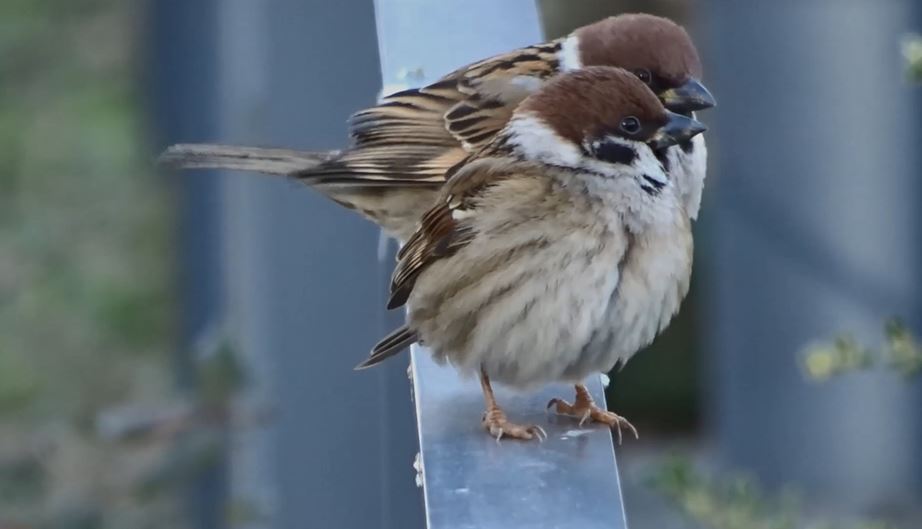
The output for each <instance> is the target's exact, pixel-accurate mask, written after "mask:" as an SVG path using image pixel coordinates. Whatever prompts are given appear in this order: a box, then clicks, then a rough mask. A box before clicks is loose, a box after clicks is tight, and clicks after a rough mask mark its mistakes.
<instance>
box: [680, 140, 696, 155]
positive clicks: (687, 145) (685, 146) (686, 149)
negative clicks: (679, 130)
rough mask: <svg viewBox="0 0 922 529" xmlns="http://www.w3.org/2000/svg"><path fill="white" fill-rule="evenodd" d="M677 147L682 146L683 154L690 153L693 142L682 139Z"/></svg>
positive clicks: (693, 148) (693, 147)
mask: <svg viewBox="0 0 922 529" xmlns="http://www.w3.org/2000/svg"><path fill="white" fill-rule="evenodd" d="M679 147H681V148H682V151H684V152H685V154H691V153H692V151H694V150H695V144H694V143H692V141H691V140H686V141H683V142H682V143H680V144H679Z"/></svg>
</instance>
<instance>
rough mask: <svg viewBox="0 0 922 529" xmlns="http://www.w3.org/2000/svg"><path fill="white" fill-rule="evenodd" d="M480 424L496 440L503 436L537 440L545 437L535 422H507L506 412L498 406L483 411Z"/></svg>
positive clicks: (542, 430)
mask: <svg viewBox="0 0 922 529" xmlns="http://www.w3.org/2000/svg"><path fill="white" fill-rule="evenodd" d="M481 424H482V425H483V427H484V429H485V430H486V431H488V432H490V435H492V436H493V437H494V438H496V440H497V441H499V440H500V439H502V438H503V437H511V438H513V439H525V440H528V439H537V440H539V441H543V440H544V439H547V433H546V432H545V431H544V429H543V428H541V427H540V426H538V425H537V424H529V425H521V424H515V423H512V422H509V420H508V419H506V414H505V413H503V410H501V409H499V408H491V409H488V410H487V411H485V412H484V413H483V420H482V421H481Z"/></svg>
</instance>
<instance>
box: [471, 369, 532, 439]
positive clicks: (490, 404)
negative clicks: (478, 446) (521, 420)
mask: <svg viewBox="0 0 922 529" xmlns="http://www.w3.org/2000/svg"><path fill="white" fill-rule="evenodd" d="M480 387H481V388H482V389H483V399H484V400H485V401H486V404H487V410H486V411H485V412H483V419H482V420H481V424H483V427H484V429H486V430H487V431H488V432H490V435H492V436H493V437H495V438H496V440H497V441H499V440H500V439H501V438H503V437H512V438H514V439H535V438H537V439H538V441H542V440H544V439H545V438H547V433H546V432H545V431H544V429H543V428H541V427H540V426H538V425H537V424H531V425H527V426H523V425H519V424H514V423H511V422H509V421H508V420H506V414H505V413H504V412H503V410H502V409H500V407H499V404H497V403H496V397H495V396H494V395H493V388H492V387H491V386H490V377H489V376H487V372H486V370H485V369H484V368H483V367H481V368H480Z"/></svg>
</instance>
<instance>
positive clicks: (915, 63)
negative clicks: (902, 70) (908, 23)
mask: <svg viewBox="0 0 922 529" xmlns="http://www.w3.org/2000/svg"><path fill="white" fill-rule="evenodd" d="M903 57H904V58H905V59H906V74H907V76H908V77H909V79H910V80H912V81H914V82H916V83H922V36H920V35H917V34H915V33H913V34H909V35H906V36H905V37H903Z"/></svg>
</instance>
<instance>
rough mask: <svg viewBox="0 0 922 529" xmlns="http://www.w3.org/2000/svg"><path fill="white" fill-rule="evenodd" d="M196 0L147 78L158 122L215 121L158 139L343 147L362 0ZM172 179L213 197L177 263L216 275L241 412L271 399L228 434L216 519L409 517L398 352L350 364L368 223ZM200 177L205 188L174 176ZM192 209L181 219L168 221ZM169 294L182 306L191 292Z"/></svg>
mask: <svg viewBox="0 0 922 529" xmlns="http://www.w3.org/2000/svg"><path fill="white" fill-rule="evenodd" d="M198 3H199V2H191V3H188V4H198ZM174 4H175V3H174V2H164V3H159V2H158V3H156V5H155V7H154V11H155V12H157V13H158V16H162V17H163V18H164V19H170V20H172V21H173V23H174V24H175V26H172V27H165V28H164V34H163V35H161V38H160V39H158V41H157V45H159V46H165V45H166V46H169V48H170V49H174V48H176V47H177V46H178V44H176V43H172V44H170V43H169V42H167V41H169V39H170V37H172V36H173V33H172V31H175V30H181V29H182V28H183V27H185V25H187V24H188V23H189V21H188V20H176V19H178V18H181V17H183V16H185V15H184V14H183V13H184V12H185V11H187V10H188V8H184V9H180V8H178V7H177V6H176V5H174ZM205 4H208V5H210V7H205ZM184 5H185V4H184ZM199 7H200V8H201V9H202V10H204V11H205V12H208V13H210V17H207V16H203V17H199V19H197V20H198V21H199V22H200V23H202V24H203V25H202V26H201V27H202V28H203V29H207V28H209V27H212V28H214V31H204V32H203V33H202V34H201V35H197V37H198V38H196V39H195V41H196V42H193V41H190V42H189V43H188V45H189V48H188V49H184V50H183V52H184V53H186V54H187V55H185V56H183V55H182V54H177V56H176V57H175V61H173V62H172V63H170V64H172V65H173V67H172V68H170V67H166V66H163V67H160V70H159V71H158V74H159V75H158V77H159V79H160V82H161V83H162V84H163V86H162V87H161V89H160V91H161V92H164V93H175V94H177V99H178V100H180V101H182V102H183V103H184V104H183V105H180V104H176V103H175V101H172V100H170V101H167V103H166V104H165V105H164V106H163V112H165V113H167V116H165V117H164V118H163V120H164V121H167V122H171V121H173V120H178V121H181V122H186V121H191V122H197V123H202V122H207V121H209V120H210V119H211V115H210V114H209V112H210V110H209V109H211V108H215V112H216V118H215V121H216V127H214V128H209V127H197V128H195V127H193V128H186V129H183V130H182V133H181V134H175V135H170V136H169V140H170V141H174V142H175V141H221V142H226V143H236V144H261V145H272V146H288V147H295V148H308V147H309V148H315V149H324V148H339V147H342V146H343V145H344V144H345V143H346V141H347V137H346V118H347V117H348V115H349V114H350V113H352V112H354V111H355V110H357V109H359V108H362V107H365V106H368V105H369V104H372V103H373V102H374V101H375V98H376V95H377V93H378V90H379V89H380V86H381V80H380V74H379V72H380V69H379V64H378V55H377V43H376V36H375V19H374V10H373V5H372V0H352V1H342V2H327V1H319V0H317V1H305V0H265V1H262V2H252V1H251V0H227V1H224V2H216V3H213V4H212V3H211V2H203V3H202V5H200V6H199ZM170 9H173V10H174V11H173V12H168V11H169V10H170ZM199 40H203V41H205V42H198V41H199ZM197 46H201V48H197ZM201 49H214V50H215V53H214V55H213V56H212V57H211V58H212V61H211V62H209V61H199V60H198V59H199V58H200V51H199V50H201ZM184 59H185V60H188V61H190V62H188V63H187V62H185V61H184ZM191 61H195V62H191ZM202 84H207V86H208V88H207V89H196V87H199V86H201V85H202ZM190 87H191V88H190ZM186 90H189V91H190V92H186ZM171 116H172V117H171ZM167 130H168V131H169V132H172V131H175V130H176V129H175V128H174V129H169V128H168V129H167ZM212 132H214V133H212ZM182 178H183V180H182V182H183V186H184V190H183V194H182V195H183V196H184V197H188V198H186V199H185V200H187V201H190V202H196V201H209V202H210V201H216V202H217V204H219V207H220V211H219V214H218V220H219V222H218V226H219V229H218V230H217V232H216V233H215V232H211V233H212V235H213V238H212V239H209V240H203V239H202V238H199V239H197V240H199V243H200V244H201V245H202V246H201V247H199V248H196V249H194V252H193V254H192V255H195V256H197V257H195V258H191V259H187V261H188V262H186V261H184V264H183V268H184V269H185V270H187V271H188V270H198V271H200V272H201V271H203V270H208V273H211V274H213V276H208V274H207V273H197V274H193V275H194V276H195V277H197V278H198V279H199V280H202V281H209V280H212V279H213V278H214V277H222V281H221V286H222V288H223V291H224V292H225V294H224V295H223V296H222V297H223V302H222V303H221V306H220V307H219V308H218V309H216V310H211V311H208V312H210V314H209V317H210V318H211V320H212V324H213V325H214V326H216V327H222V328H226V329H228V330H230V332H232V336H231V338H232V339H233V341H234V343H235V346H236V349H237V350H238V352H239V353H240V355H241V356H242V358H243V360H244V364H245V367H246V368H247V371H248V373H247V375H248V382H249V385H248V387H247V390H246V392H245V394H244V395H243V398H242V399H241V401H242V405H243V408H244V409H245V410H247V409H251V410H259V409H261V408H262V407H264V406H266V405H268V406H269V407H270V408H271V410H272V413H271V421H270V423H269V427H268V428H267V429H254V428H252V427H250V428H246V427H244V428H242V429H239V431H238V432H237V433H236V434H235V435H234V438H233V439H232V449H231V454H230V458H231V461H230V465H229V468H230V473H231V476H230V490H229V492H228V497H227V503H226V505H225V509H224V511H223V512H224V513H225V515H226V513H228V512H230V513H231V515H232V518H233V520H232V521H233V523H234V526H235V527H278V528H293V527H386V528H399V529H405V528H413V527H418V526H420V523H421V520H422V507H421V505H420V499H419V492H418V491H417V490H416V488H415V486H414V483H413V478H414V475H415V473H414V471H413V469H412V466H411V465H412V462H413V455H414V454H415V452H416V440H415V436H414V429H413V419H412V407H411V404H410V399H409V386H408V384H407V381H406V373H405V369H406V365H400V363H399V362H394V363H393V364H391V365H389V366H382V367H383V369H377V370H370V371H365V372H362V373H355V372H353V370H352V367H353V366H354V365H355V364H356V363H358V362H359V361H360V360H361V359H362V358H364V357H365V356H366V352H367V351H368V349H369V347H370V346H371V345H372V344H373V343H374V342H375V340H376V339H377V338H379V337H380V335H381V333H382V332H383V331H384V325H383V324H382V320H383V316H382V313H381V310H380V309H379V307H380V306H382V304H381V303H376V301H377V300H380V299H381V295H382V294H381V288H382V286H381V284H380V270H379V265H378V261H377V247H378V232H377V230H376V229H374V228H373V226H372V225H370V224H368V223H365V222H364V221H362V220H361V219H359V218H358V217H357V216H355V215H353V214H351V213H350V212H348V211H346V210H344V209H342V208H340V207H338V206H336V205H335V204H333V203H332V202H328V201H326V200H324V199H323V198H321V197H320V196H319V195H316V194H314V193H312V192H311V191H310V190H308V189H307V188H305V187H302V186H299V185H297V184H293V183H291V182H287V181H284V180H282V179H269V178H266V177H259V176H254V175H237V174H232V175H231V174H224V175H220V176H219V177H217V178H214V177H206V176H202V175H200V174H184V175H182ZM202 180H208V181H209V182H210V184H209V185H208V186H207V187H206V186H196V185H195V184H188V183H187V182H201V181H202ZM186 186H188V187H186ZM203 194H204V195H207V196H204V197H203V196H202V195H203ZM218 197H220V199H219V198H218ZM210 218H211V217H210V216H208V212H207V211H205V212H198V213H197V214H195V213H193V214H190V215H188V216H183V218H182V226H181V230H182V233H186V232H187V231H189V232H196V230H198V229H199V227H198V226H197V222H198V221H200V220H203V219H204V220H209V219H210ZM203 263H207V264H203ZM214 263H220V266H214V267H213V266H212V265H213V264H214ZM222 270H223V272H222ZM192 284H193V285H194V284H195V283H194V282H193V283H192ZM189 288H192V287H189ZM184 292H186V297H187V298H189V301H188V302H187V303H192V304H194V303H197V302H198V298H197V297H196V296H195V294H194V290H187V287H186V286H184ZM223 523H228V522H227V521H226V516H225V521H224V522H223ZM221 524H222V521H221V520H218V521H215V523H213V524H209V525H208V526H209V527H220V526H221ZM203 527H204V525H203Z"/></svg>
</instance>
